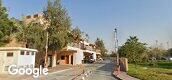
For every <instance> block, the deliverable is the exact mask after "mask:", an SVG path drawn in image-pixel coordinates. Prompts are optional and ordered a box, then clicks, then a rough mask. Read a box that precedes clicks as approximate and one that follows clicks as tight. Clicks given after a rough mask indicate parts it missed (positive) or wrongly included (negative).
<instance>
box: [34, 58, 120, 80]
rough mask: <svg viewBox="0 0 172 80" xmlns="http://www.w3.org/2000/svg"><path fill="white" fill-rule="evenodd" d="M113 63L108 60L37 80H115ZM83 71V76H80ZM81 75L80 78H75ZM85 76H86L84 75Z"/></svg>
mask: <svg viewBox="0 0 172 80" xmlns="http://www.w3.org/2000/svg"><path fill="white" fill-rule="evenodd" d="M113 68H114V63H113V62H111V61H110V60H105V61H103V62H100V63H94V64H85V67H84V68H83V67H82V68H74V69H70V70H67V71H63V72H60V73H53V74H49V75H48V76H46V77H42V78H43V79H37V80H83V79H84V80H117V79H115V78H114V77H113V76H112V70H113ZM83 69H84V71H85V73H84V74H81V73H82V72H83ZM78 74H81V75H80V76H77V75H78ZM86 74H87V75H86Z"/></svg>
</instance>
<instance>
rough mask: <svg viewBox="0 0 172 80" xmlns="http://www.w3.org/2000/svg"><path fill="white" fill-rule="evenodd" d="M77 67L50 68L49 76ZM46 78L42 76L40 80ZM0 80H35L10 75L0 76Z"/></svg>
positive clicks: (25, 76)
mask: <svg viewBox="0 0 172 80" xmlns="http://www.w3.org/2000/svg"><path fill="white" fill-rule="evenodd" d="M75 68H77V66H72V65H57V66H56V67H53V68H49V71H48V73H49V74H48V75H53V74H57V73H59V74H60V73H61V72H65V71H68V70H71V69H75ZM44 77H45V76H44V75H40V79H39V80H44V79H43V78H44ZM0 80H35V79H34V78H33V77H32V75H29V76H28V75H10V74H0Z"/></svg>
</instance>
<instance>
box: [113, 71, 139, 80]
mask: <svg viewBox="0 0 172 80" xmlns="http://www.w3.org/2000/svg"><path fill="white" fill-rule="evenodd" d="M116 74H117V71H114V72H113V75H114V76H115V77H116V78H118V79H121V80H140V79H137V78H134V77H131V76H129V75H128V74H127V73H126V72H123V71H120V72H119V74H118V75H116Z"/></svg>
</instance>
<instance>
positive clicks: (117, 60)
mask: <svg viewBox="0 0 172 80" xmlns="http://www.w3.org/2000/svg"><path fill="white" fill-rule="evenodd" d="M114 37H115V53H116V55H117V59H116V62H117V65H119V53H118V39H117V28H115V29H114Z"/></svg>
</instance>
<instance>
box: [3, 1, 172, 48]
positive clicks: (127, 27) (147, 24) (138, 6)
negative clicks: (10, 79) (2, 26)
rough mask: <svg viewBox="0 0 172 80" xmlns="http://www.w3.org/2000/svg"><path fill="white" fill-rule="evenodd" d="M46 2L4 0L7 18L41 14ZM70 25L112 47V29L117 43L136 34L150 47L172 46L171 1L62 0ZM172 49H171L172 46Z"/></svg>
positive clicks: (93, 39) (92, 38)
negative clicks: (114, 31) (116, 32)
mask: <svg viewBox="0 0 172 80" xmlns="http://www.w3.org/2000/svg"><path fill="white" fill-rule="evenodd" d="M46 2H47V1H46V0H3V3H4V5H5V6H6V7H7V8H8V10H9V15H10V17H15V18H21V16H22V15H28V14H34V13H38V12H41V11H42V10H43V9H45V7H46ZM62 3H63V6H64V7H65V8H66V9H67V10H68V13H69V15H70V16H71V19H72V24H73V26H74V27H75V26H78V27H79V28H80V29H81V30H82V31H84V32H86V33H88V34H89V36H90V40H91V42H94V41H95V40H96V38H97V37H100V38H101V39H103V40H104V42H105V44H106V47H107V48H108V49H112V48H113V29H114V28H115V27H116V26H118V27H117V28H118V39H119V44H120V45H121V44H123V43H124V42H125V41H126V39H127V38H128V37H129V36H133V35H136V36H138V37H139V39H140V40H141V41H143V42H146V43H148V44H149V45H150V46H152V45H155V40H158V43H159V44H160V43H163V46H166V45H167V44H166V42H167V41H169V43H170V46H171V45H172V5H171V4H172V0H63V1H62ZM171 47H172V46H171Z"/></svg>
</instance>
